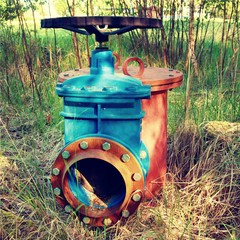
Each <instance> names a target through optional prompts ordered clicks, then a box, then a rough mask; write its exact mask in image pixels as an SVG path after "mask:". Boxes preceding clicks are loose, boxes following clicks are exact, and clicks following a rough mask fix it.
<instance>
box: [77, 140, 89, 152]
mask: <svg viewBox="0 0 240 240" xmlns="http://www.w3.org/2000/svg"><path fill="white" fill-rule="evenodd" d="M79 146H80V148H81V149H83V150H85V149H87V148H88V142H86V141H82V142H80V144H79Z"/></svg>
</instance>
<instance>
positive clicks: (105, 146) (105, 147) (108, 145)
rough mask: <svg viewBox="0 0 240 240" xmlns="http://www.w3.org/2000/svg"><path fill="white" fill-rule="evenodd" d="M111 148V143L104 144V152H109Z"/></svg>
mask: <svg viewBox="0 0 240 240" xmlns="http://www.w3.org/2000/svg"><path fill="white" fill-rule="evenodd" d="M110 148H111V145H110V143H108V142H105V143H103V144H102V149H103V150H105V151H108V150H110Z"/></svg>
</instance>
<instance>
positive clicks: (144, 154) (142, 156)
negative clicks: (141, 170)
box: [140, 150, 147, 159]
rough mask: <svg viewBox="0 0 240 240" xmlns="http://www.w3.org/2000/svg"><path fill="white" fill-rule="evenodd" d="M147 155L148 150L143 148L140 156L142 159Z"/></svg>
mask: <svg viewBox="0 0 240 240" xmlns="http://www.w3.org/2000/svg"><path fill="white" fill-rule="evenodd" d="M146 157H147V153H146V151H144V150H142V151H141V152H140V158H141V159H144V158H146Z"/></svg>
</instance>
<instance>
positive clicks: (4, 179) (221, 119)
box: [0, 28, 240, 240]
mask: <svg viewBox="0 0 240 240" xmlns="http://www.w3.org/2000/svg"><path fill="white" fill-rule="evenodd" d="M1 31H3V34H2V36H3V37H5V38H2V39H3V40H4V39H5V40H7V39H8V38H7V36H8V34H10V33H9V32H7V29H5V28H2V29H1ZM17 36H18V35H17V34H16V35H14V38H12V39H11V40H12V41H13V42H14V41H16V42H17V41H20V39H19V38H18V37H17ZM57 36H58V38H57V53H58V61H59V64H60V71H65V70H69V69H72V68H74V67H75V59H74V55H73V51H72V46H71V44H68V43H69V42H71V38H70V34H68V33H66V32H63V31H58V32H57ZM38 37H39V38H38V40H37V42H34V41H33V42H31V43H34V44H36V45H37V48H36V49H38V51H37V54H35V55H34V56H32V57H33V60H34V64H35V65H34V71H35V76H36V81H37V84H38V85H37V86H38V87H39V90H40V92H41V98H42V105H39V102H38V99H37V97H36V93H35V92H33V90H32V85H31V81H30V79H29V76H28V73H27V69H26V66H25V64H24V61H21V60H22V59H24V58H23V55H22V54H23V53H22V52H21V49H20V48H19V47H18V46H19V45H18V44H15V45H14V44H13V45H11V44H10V45H9V46H10V47H9V49H8V48H6V46H5V45H4V48H1V52H0V56H1V57H0V63H1V66H2V67H3V68H0V70H1V71H0V74H1V75H0V77H1V79H3V84H2V85H1V90H2V93H3V94H1V102H0V113H1V116H2V117H1V119H0V133H1V150H0V162H1V164H0V194H1V195H0V239H24V240H25V239H27V240H30V239H51V240H52V239H91V240H92V239H115V240H125V239H126V240H127V239H144V240H145V239H164V240H165V239H170V240H171V239H173V240H174V239H182V240H184V239H197V240H198V239H199V240H200V239H231V240H235V239H239V238H240V231H239V227H240V217H239V215H240V162H239V159H240V152H239V144H240V139H239V135H240V134H239V124H237V122H239V120H240V109H239V100H240V99H239V98H240V97H239V94H238V93H239V91H240V90H239V87H240V86H239V82H237V81H236V82H233V81H232V79H233V77H232V70H231V69H230V68H228V69H227V67H226V68H225V70H226V71H225V73H224V77H223V79H224V81H223V83H222V84H221V85H219V84H218V80H219V79H218V76H219V72H218V68H217V67H218V64H217V60H218V53H219V47H220V45H219V44H218V43H215V44H214V49H215V50H214V54H213V55H212V56H211V59H212V60H211V61H201V65H200V74H201V75H200V79H201V81H200V82H199V80H198V79H197V78H195V77H193V76H192V75H191V77H192V79H193V86H192V92H191V106H190V117H189V119H188V120H187V121H185V99H186V96H185V95H186V94H185V89H186V85H185V84H186V83H184V84H183V85H182V86H181V87H180V88H178V89H175V90H173V91H171V92H169V94H168V96H169V100H168V101H169V110H168V121H169V122H168V129H169V138H168V173H167V180H168V181H167V183H166V185H165V186H164V188H163V190H162V192H161V193H160V195H159V196H157V197H156V198H154V199H152V201H150V202H147V203H142V204H141V205H140V207H139V209H138V211H137V212H136V213H135V214H134V215H133V216H131V217H130V218H128V220H127V222H126V223H125V224H123V223H122V222H119V223H117V224H116V225H114V226H112V227H109V228H102V229H100V228H87V227H86V226H84V225H83V224H82V223H81V222H79V220H78V218H77V216H76V214H75V213H72V214H66V213H65V212H64V211H63V210H62V209H61V208H60V207H59V206H58V205H57V203H56V201H55V197H54V194H53V191H52V188H51V184H50V179H49V175H50V169H51V166H52V164H53V162H54V160H55V157H56V156H57V154H58V152H59V151H60V150H61V148H62V147H63V144H64V143H63V119H62V118H60V117H59V112H60V111H61V109H62V101H61V99H60V98H58V97H57V96H56V94H55V84H56V79H57V75H58V70H57V67H56V61H55V60H56V55H54V54H55V50H54V44H53V42H54V40H53V37H52V35H51V33H50V31H48V32H47V34H46V32H45V30H41V34H39V35H38ZM79 41H80V42H81V44H82V45H81V53H82V56H83V58H82V60H83V63H84V66H87V64H88V60H87V59H86V49H85V38H80V39H79ZM128 42H129V39H128V37H122V38H121V44H122V47H121V51H122V56H123V58H125V57H126V56H129V52H130V50H128V45H127V43H128ZM3 43H4V44H6V43H7V41H3ZM207 43H208V42H206V44H207ZM138 44H139V45H138V48H142V45H141V42H139V43H138ZM110 45H111V48H112V49H113V50H117V51H118V50H119V46H117V39H115V38H113V40H112V41H111V42H110ZM207 46H208V45H207ZM207 46H206V48H205V51H206V56H208V55H207V54H208V53H209V52H208V47H207ZM90 48H91V49H93V48H94V44H93V41H92V39H90ZM4 49H5V50H4ZM3 50H4V51H6V53H7V54H8V59H4V56H5V55H4V52H3ZM8 50H9V51H8ZM12 50H15V51H16V52H17V53H18V54H19V55H18V56H19V59H18V60H19V62H18V64H17V65H15V64H13V63H15V60H16V59H15V58H14V55H13V51H12ZM230 53H231V51H229V55H228V57H227V62H228V63H230V62H231V56H232V55H231V54H230ZM131 54H136V53H135V52H134V51H133V52H131ZM141 54H143V53H141ZM141 54H140V55H139V56H143V55H141ZM50 55H51V56H53V62H49V56H50ZM153 55H154V53H153ZM154 58H155V61H154V63H153V65H156V66H157V64H159V63H158V61H157V59H158V58H157V56H154V57H153V59H154ZM37 59H38V60H40V62H39V64H37V63H38V60H37ZM143 59H144V57H143ZM160 64H161V63H160ZM227 66H229V64H228V65H227ZM236 66H237V64H236ZM175 68H176V69H178V70H181V71H183V72H184V74H185V79H187V77H188V75H187V74H188V73H185V71H184V59H183V58H181V59H179V60H178V63H177V65H176V66H175ZM3 69H4V70H7V72H6V71H4V70H3ZM18 69H20V70H21V74H22V78H23V79H24V87H25V88H23V87H22V85H21V82H20V79H19V75H18V72H17V70H18ZM236 69H237V68H236ZM7 73H8V74H7ZM235 73H236V72H235ZM190 74H192V73H191V72H190ZM236 74H238V73H236ZM6 76H8V77H9V79H7V77H6ZM237 79H239V75H237ZM7 80H8V81H7ZM7 86H8V87H7ZM3 89H4V91H3ZM8 90H9V93H8ZM209 121H210V123H209ZM217 121H218V122H217ZM226 121H229V122H235V123H234V124H235V125H234V126H233V125H231V123H227V124H225V122H226ZM213 123H214V124H215V125H211V124H213ZM217 129H218V130H217ZM219 129H220V130H219ZM229 129H232V132H229V131H228V130H229Z"/></svg>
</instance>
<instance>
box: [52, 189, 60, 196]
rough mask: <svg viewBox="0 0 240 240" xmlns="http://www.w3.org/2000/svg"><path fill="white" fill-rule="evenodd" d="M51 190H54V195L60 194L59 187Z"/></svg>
mask: <svg viewBox="0 0 240 240" xmlns="http://www.w3.org/2000/svg"><path fill="white" fill-rule="evenodd" d="M53 192H54V194H55V195H56V196H59V195H60V194H61V189H60V188H58V187H57V188H54V189H53Z"/></svg>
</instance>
